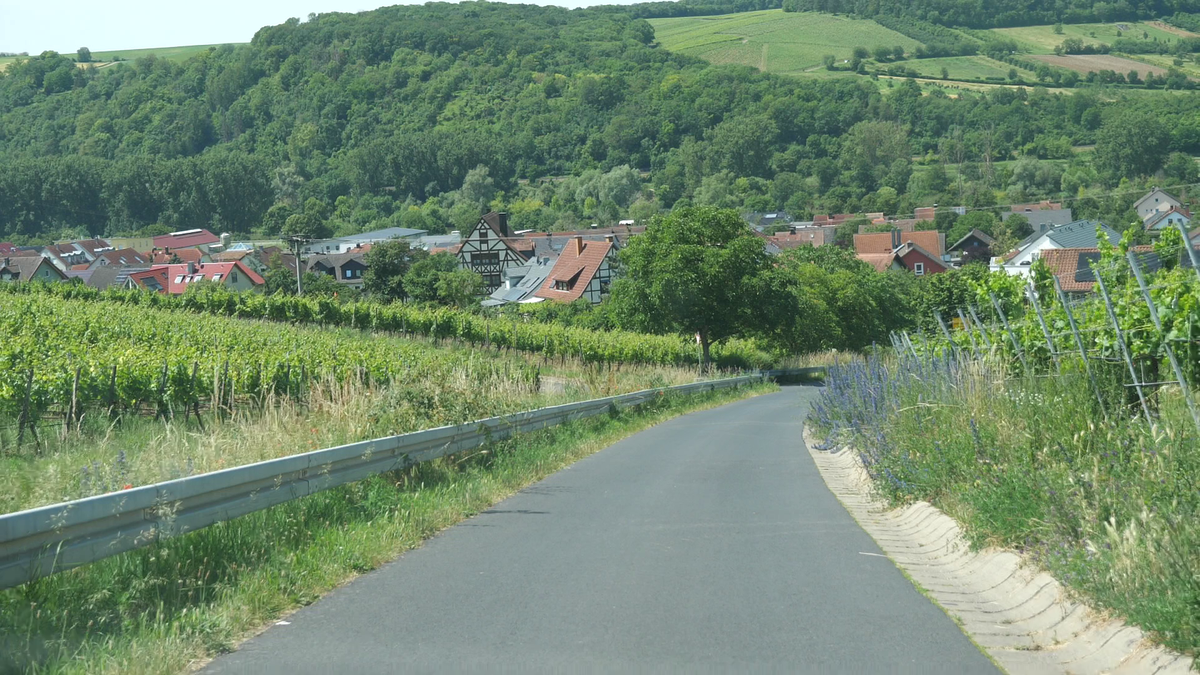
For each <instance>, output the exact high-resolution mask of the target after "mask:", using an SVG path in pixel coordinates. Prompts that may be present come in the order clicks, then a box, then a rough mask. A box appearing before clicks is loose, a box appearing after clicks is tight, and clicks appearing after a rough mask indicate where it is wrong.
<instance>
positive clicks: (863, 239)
mask: <svg viewBox="0 0 1200 675" xmlns="http://www.w3.org/2000/svg"><path fill="white" fill-rule="evenodd" d="M944 236H945V235H943V234H942V233H941V232H938V231H937V230H918V231H915V232H901V233H900V243H901V244H906V243H908V242H910V241H911V242H912V243H914V244H916V245H917V246H920V247H921V248H923V249H925V250H926V251H929V252H930V253H932V254H934V257H937V258H940V257H941V256H942V254H943V253H945V249H946V246H945V244H944V243H943V237H944ZM854 252H855V253H858V254H859V255H862V254H872V253H875V254H880V253H891V252H892V233H891V232H875V233H872V234H856V235H854Z"/></svg>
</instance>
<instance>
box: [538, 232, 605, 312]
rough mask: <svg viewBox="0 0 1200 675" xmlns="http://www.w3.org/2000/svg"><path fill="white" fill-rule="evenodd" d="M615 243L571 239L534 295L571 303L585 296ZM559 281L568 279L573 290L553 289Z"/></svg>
mask: <svg viewBox="0 0 1200 675" xmlns="http://www.w3.org/2000/svg"><path fill="white" fill-rule="evenodd" d="M612 246H613V245H612V242H608V241H583V240H582V239H572V240H571V241H570V242H569V243H568V244H567V245H566V246H565V247H564V248H563V251H562V253H561V254H559V256H558V260H557V261H555V263H554V268H553V269H552V270H550V275H549V276H547V277H546V281H545V282H543V283H542V287H541V288H540V289H538V290H537V291H536V292H535V293H534V295H536V296H537V297H539V298H545V299H547V300H557V301H559V302H572V301H574V300H578V299H579V298H581V297H583V292H584V290H586V289H587V286H588V284H590V283H591V282H592V278H593V277H595V276H596V272H597V271H598V270H599V269H600V264H601V263H602V262H604V258H605V257H606V256H608V253H609V251H611V250H612ZM580 249H582V250H580ZM556 281H566V282H568V283H569V284H570V286H571V287H570V290H566V291H560V290H556V289H555V288H554V283H555V282H556Z"/></svg>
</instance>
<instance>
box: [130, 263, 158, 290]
mask: <svg viewBox="0 0 1200 675" xmlns="http://www.w3.org/2000/svg"><path fill="white" fill-rule="evenodd" d="M129 281H130V283H133V284H136V285H138V286H141V287H142V288H149V289H150V290H154V291H160V292H166V289H167V268H166V267H165V266H163V267H151V268H150V269H148V270H142V271H141V272H133V273H132V274H130V275H129ZM156 286H157V287H156Z"/></svg>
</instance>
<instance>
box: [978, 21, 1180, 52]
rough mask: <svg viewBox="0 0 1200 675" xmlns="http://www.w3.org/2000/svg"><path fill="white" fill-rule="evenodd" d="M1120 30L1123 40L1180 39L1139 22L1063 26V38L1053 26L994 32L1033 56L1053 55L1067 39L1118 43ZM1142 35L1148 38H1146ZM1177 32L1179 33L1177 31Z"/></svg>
mask: <svg viewBox="0 0 1200 675" xmlns="http://www.w3.org/2000/svg"><path fill="white" fill-rule="evenodd" d="M1118 26H1126V27H1128V29H1129V30H1122V31H1121V32H1122V33H1123V35H1124V37H1127V38H1131V39H1137V40H1141V39H1147V40H1153V39H1155V38H1157V39H1158V41H1159V42H1168V43H1175V42H1177V41H1178V40H1179V39H1180V36H1179V35H1177V34H1173V33H1170V32H1168V31H1166V30H1163V29H1162V28H1158V27H1157V26H1154V25H1152V24H1150V23H1139V22H1136V21H1118V22H1117V23H1077V24H1064V25H1063V32H1062V35H1055V33H1054V26H1024V27H1022V28H994V29H992V32H994V33H998V34H1000V35H1002V36H1004V37H1007V38H1011V39H1013V40H1016V41H1017V43H1018V44H1020V45H1021V46H1023V47H1025V48H1026V49H1028V50H1029V53H1030V54H1053V53H1054V48H1055V47H1056V46H1058V45H1061V44H1062V42H1063V40H1066V39H1067V38H1078V39H1080V40H1083V42H1084V43H1085V44H1088V43H1090V44H1101V43H1103V44H1112V42H1113V40H1116V39H1117V31H1118V30H1119V29H1118ZM1143 32H1144V33H1145V38H1143V35H1142V34H1143ZM1177 32H1178V31H1177Z"/></svg>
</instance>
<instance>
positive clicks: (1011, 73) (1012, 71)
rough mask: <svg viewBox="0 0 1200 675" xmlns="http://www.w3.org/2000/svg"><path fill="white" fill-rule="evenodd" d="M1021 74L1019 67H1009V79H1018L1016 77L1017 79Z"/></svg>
mask: <svg viewBox="0 0 1200 675" xmlns="http://www.w3.org/2000/svg"><path fill="white" fill-rule="evenodd" d="M1020 76H1021V74H1020V73H1018V72H1017V69H1016V68H1009V69H1008V79H1010V80H1016V79H1017V78H1018V77H1020Z"/></svg>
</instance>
